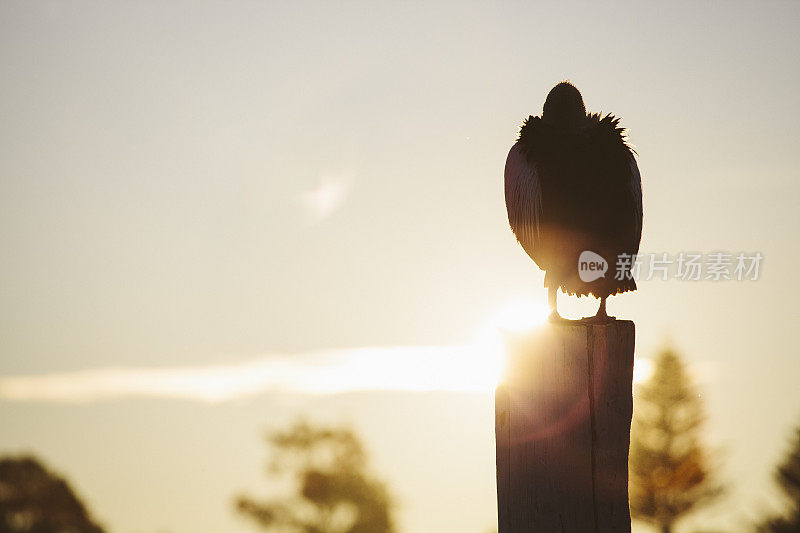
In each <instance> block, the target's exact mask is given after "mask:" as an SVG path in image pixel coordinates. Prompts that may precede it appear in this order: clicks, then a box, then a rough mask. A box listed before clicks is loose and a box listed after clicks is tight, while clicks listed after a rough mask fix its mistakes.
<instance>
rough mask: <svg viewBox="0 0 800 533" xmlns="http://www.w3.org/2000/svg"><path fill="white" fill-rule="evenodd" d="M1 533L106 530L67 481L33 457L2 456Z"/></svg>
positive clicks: (81, 532) (69, 532)
mask: <svg viewBox="0 0 800 533" xmlns="http://www.w3.org/2000/svg"><path fill="white" fill-rule="evenodd" d="M0 533H103V529H102V528H101V527H100V526H98V525H97V524H95V523H94V522H93V521H92V519H91V518H90V517H89V514H88V512H87V511H86V508H85V507H84V505H83V503H82V502H81V501H80V499H78V497H77V496H75V493H74V492H72V489H71V488H70V486H69V485H68V484H67V482H66V481H64V480H63V479H61V478H60V477H58V476H56V475H55V474H53V473H51V472H49V471H48V470H47V469H46V468H45V467H44V466H42V465H41V464H40V463H39V462H38V461H37V460H36V459H33V458H31V457H20V458H5V459H0Z"/></svg>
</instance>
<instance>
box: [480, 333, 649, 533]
mask: <svg viewBox="0 0 800 533" xmlns="http://www.w3.org/2000/svg"><path fill="white" fill-rule="evenodd" d="M634 337H635V328H634V324H633V322H630V321H612V322H609V323H607V324H598V325H595V324H588V323H583V322H578V321H576V322H566V323H563V324H548V325H547V326H545V327H544V328H543V329H542V330H541V331H538V332H536V333H531V334H529V335H520V336H516V337H513V338H509V339H508V348H509V359H508V366H507V371H506V376H505V378H504V382H503V383H502V384H501V385H500V386H499V387H498V389H497V394H496V404H495V435H496V441H497V497H498V519H499V533H520V532H539V531H542V532H550V531H554V532H565V533H572V532H575V533H586V532H625V531H630V513H629V510H628V447H629V443H630V423H631V415H632V413H633V400H632V378H633V348H634Z"/></svg>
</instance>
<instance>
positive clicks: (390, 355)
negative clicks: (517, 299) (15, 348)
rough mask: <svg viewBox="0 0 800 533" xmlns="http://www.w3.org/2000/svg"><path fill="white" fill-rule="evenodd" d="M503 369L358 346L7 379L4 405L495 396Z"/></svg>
mask: <svg viewBox="0 0 800 533" xmlns="http://www.w3.org/2000/svg"><path fill="white" fill-rule="evenodd" d="M499 368H500V365H499V359H498V356H497V354H496V353H492V351H491V350H489V351H487V350H486V349H485V348H479V347H471V346H422V347H419V346H417V347H391V348H354V349H343V350H329V351H320V352H309V353H302V354H293V355H272V356H264V357H258V358H255V359H251V360H247V361H243V362H237V363H231V364H213V365H202V366H181V367H161V368H158V367H151V368H142V367H139V368H100V369H89V370H80V371H75V372H63V373H54V374H42V375H28V376H6V377H0V399H4V400H7V401H17V402H23V401H37V402H92V401H101V400H108V399H118V398H131V397H139V398H143V397H151V398H180V399H186V400H195V401H202V402H212V403H214V402H224V401H229V400H234V399H237V398H242V397H247V396H253V395H258V394H264V393H271V392H292V393H309V394H330V393H342V392H351V391H361V390H406V391H434V390H442V391H461V392H484V391H485V392H490V391H491V390H492V388H493V387H494V385H495V383H496V381H497V377H498V373H499Z"/></svg>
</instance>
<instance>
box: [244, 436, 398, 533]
mask: <svg viewBox="0 0 800 533" xmlns="http://www.w3.org/2000/svg"><path fill="white" fill-rule="evenodd" d="M267 441H268V443H269V445H270V447H271V448H272V451H273V455H272V460H271V462H270V468H269V471H270V474H271V475H272V476H273V478H275V479H276V480H285V479H286V478H288V479H289V480H291V482H292V484H293V485H294V490H293V494H292V495H290V496H288V497H286V498H284V499H278V500H271V501H265V502H259V501H256V500H254V499H252V498H250V497H247V496H242V497H239V498H237V500H236V507H237V509H238V510H239V512H241V513H243V514H245V515H247V516H249V517H250V518H252V519H254V520H255V521H256V522H258V524H260V525H261V526H263V527H264V528H265V529H267V530H268V531H287V532H288V531H291V532H298V533H392V532H393V531H394V528H393V525H392V517H391V501H390V498H389V496H388V493H387V490H386V487H385V486H384V484H383V483H382V482H380V481H378V480H376V479H374V478H373V477H371V476H370V474H369V473H368V471H367V468H366V464H367V461H366V454H365V452H364V449H363V447H362V445H361V443H360V441H359V440H358V438H357V437H356V436H355V434H354V433H353V432H352V431H350V430H349V429H346V428H322V427H314V426H311V425H310V424H308V423H307V422H304V421H298V422H296V423H295V424H294V425H293V426H292V427H290V428H289V429H288V430H286V431H277V432H274V433H271V434H270V435H268V437H267Z"/></svg>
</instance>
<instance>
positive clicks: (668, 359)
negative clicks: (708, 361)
mask: <svg viewBox="0 0 800 533" xmlns="http://www.w3.org/2000/svg"><path fill="white" fill-rule="evenodd" d="M704 419H705V417H704V415H703V409H702V404H701V401H700V397H699V395H698V394H697V393H696V391H695V389H694V387H693V386H692V384H691V381H690V378H689V375H688V373H687V371H686V367H685V365H684V363H683V361H681V359H680V357H679V355H678V354H677V353H675V352H674V351H672V350H669V349H666V350H663V351H662V352H661V353H660V354H659V355H658V357H657V358H656V360H655V370H654V372H653V375H652V376H651V377H650V379H649V380H648V381H647V382H646V383H642V384H640V385H638V386H637V388H636V392H635V394H634V416H633V423H632V425H631V449H630V507H631V516H633V517H634V518H637V519H639V520H643V521H645V522H649V523H651V524H653V525H655V526H656V527H658V528H659V529H660V531H662V532H663V533H669V532H670V531H672V528H673V525H674V524H675V522H677V521H678V520H679V519H681V518H683V517H684V516H685V515H687V514H688V513H690V512H691V511H693V510H695V509H696V508H698V507H700V506H701V505H703V504H706V503H708V502H710V501H711V500H712V499H714V498H715V497H717V496H719V494H720V493H721V487H720V486H719V485H717V484H716V483H715V482H714V481H713V479H712V478H711V468H710V466H709V464H708V454H707V453H706V451H705V450H704V449H703V447H702V446H701V444H700V439H699V433H700V430H701V428H702V424H703V422H704Z"/></svg>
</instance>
